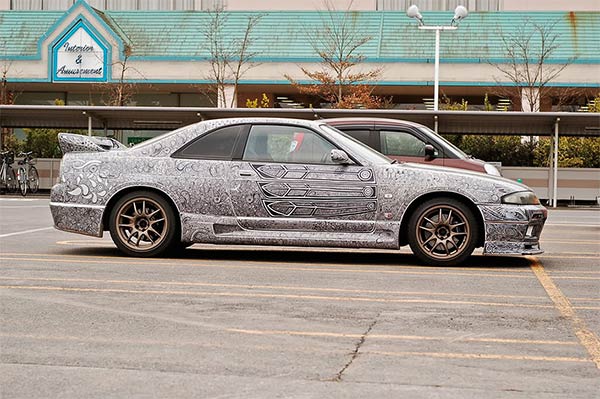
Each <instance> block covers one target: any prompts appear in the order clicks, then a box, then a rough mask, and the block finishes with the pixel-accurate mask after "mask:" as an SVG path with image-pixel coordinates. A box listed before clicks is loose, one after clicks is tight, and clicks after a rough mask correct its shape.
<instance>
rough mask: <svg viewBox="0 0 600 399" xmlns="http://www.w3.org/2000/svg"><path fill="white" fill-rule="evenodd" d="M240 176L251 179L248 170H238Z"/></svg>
mask: <svg viewBox="0 0 600 399" xmlns="http://www.w3.org/2000/svg"><path fill="white" fill-rule="evenodd" d="M240 176H244V177H251V176H252V172H250V171H249V170H240Z"/></svg>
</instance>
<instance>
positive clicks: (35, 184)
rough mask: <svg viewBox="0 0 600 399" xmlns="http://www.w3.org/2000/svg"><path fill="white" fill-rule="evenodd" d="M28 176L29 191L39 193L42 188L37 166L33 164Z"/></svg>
mask: <svg viewBox="0 0 600 399" xmlns="http://www.w3.org/2000/svg"><path fill="white" fill-rule="evenodd" d="M27 177H28V179H27V180H28V183H29V191H31V193H32V194H35V193H37V191H38V189H39V188H40V175H39V174H38V171H37V169H36V167H35V166H32V167H31V168H30V169H29V175H28V176H27Z"/></svg>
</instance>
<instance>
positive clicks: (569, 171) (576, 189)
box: [36, 158, 600, 201]
mask: <svg viewBox="0 0 600 399" xmlns="http://www.w3.org/2000/svg"><path fill="white" fill-rule="evenodd" d="M60 161H61V160H60V159H51V158H37V164H36V166H37V168H38V172H39V174H40V189H42V190H48V189H50V188H52V186H53V185H54V184H55V183H57V182H58V179H59V177H60V176H59V173H60ZM501 169H502V175H503V176H504V177H506V178H508V179H511V180H517V179H521V180H522V181H523V183H524V184H526V185H528V186H529V187H531V188H532V189H533V190H534V191H535V193H536V194H537V196H538V197H540V198H542V199H548V198H549V197H550V194H551V189H549V187H552V168H532V167H516V166H503V167H502V168H501ZM558 199H559V200H561V201H562V200H567V201H568V200H575V201H598V199H600V170H599V169H593V168H558Z"/></svg>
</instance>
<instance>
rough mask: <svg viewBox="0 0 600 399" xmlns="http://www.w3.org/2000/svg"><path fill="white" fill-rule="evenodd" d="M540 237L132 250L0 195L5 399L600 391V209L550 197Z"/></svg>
mask: <svg viewBox="0 0 600 399" xmlns="http://www.w3.org/2000/svg"><path fill="white" fill-rule="evenodd" d="M542 247H543V249H544V250H545V251H546V252H545V253H544V254H543V255H539V256H536V257H484V256H481V255H480V254H476V255H474V256H473V257H472V258H471V259H470V260H469V261H468V262H467V264H465V265H463V266H461V267H427V266H421V265H419V264H418V263H417V261H416V259H415V258H414V257H413V256H412V255H411V254H410V251H409V250H408V249H406V248H403V249H402V250H401V251H400V252H397V251H372V250H339V249H318V250H307V249H302V248H265V247H246V246H245V247H217V246H210V245H194V246H192V247H191V248H189V249H188V250H187V251H186V252H185V253H184V254H183V255H181V256H180V257H177V258H160V259H158V258H157V259H136V258H128V257H124V256H122V255H121V254H120V253H119V252H118V251H117V250H116V248H115V246H114V245H113V244H112V241H111V240H110V237H109V236H108V234H106V235H105V237H104V238H103V239H96V238H93V237H85V236H81V235H75V234H69V233H65V232H60V231H57V230H54V229H53V228H52V220H51V216H50V212H49V209H48V200H47V199H46V198H24V199H23V198H17V197H12V198H9V197H0V265H1V266H0V320H1V322H0V397H1V398H3V399H5V398H82V397H94V398H123V397H132V398H134V397H169V398H172V397H194V398H364V397H367V396H368V397H372V398H396V397H406V398H436V397H439V398H539V397H543V398H599V397H600V341H599V339H598V336H599V335H600V210H598V209H558V210H550V214H549V220H548V222H547V225H546V227H545V229H544V232H543V234H542Z"/></svg>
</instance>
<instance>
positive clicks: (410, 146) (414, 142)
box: [380, 130, 425, 157]
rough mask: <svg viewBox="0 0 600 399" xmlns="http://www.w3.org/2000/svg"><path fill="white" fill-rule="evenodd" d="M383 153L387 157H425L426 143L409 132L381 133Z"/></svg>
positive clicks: (383, 131)
mask: <svg viewBox="0 0 600 399" xmlns="http://www.w3.org/2000/svg"><path fill="white" fill-rule="evenodd" d="M380 135H381V152H383V153H384V154H386V155H401V156H407V157H424V156H425V143H424V142H423V141H421V139H419V138H417V137H415V136H414V135H412V134H410V133H408V132H398V131H396V132H392V131H385V130H382V131H381V134H380Z"/></svg>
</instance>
